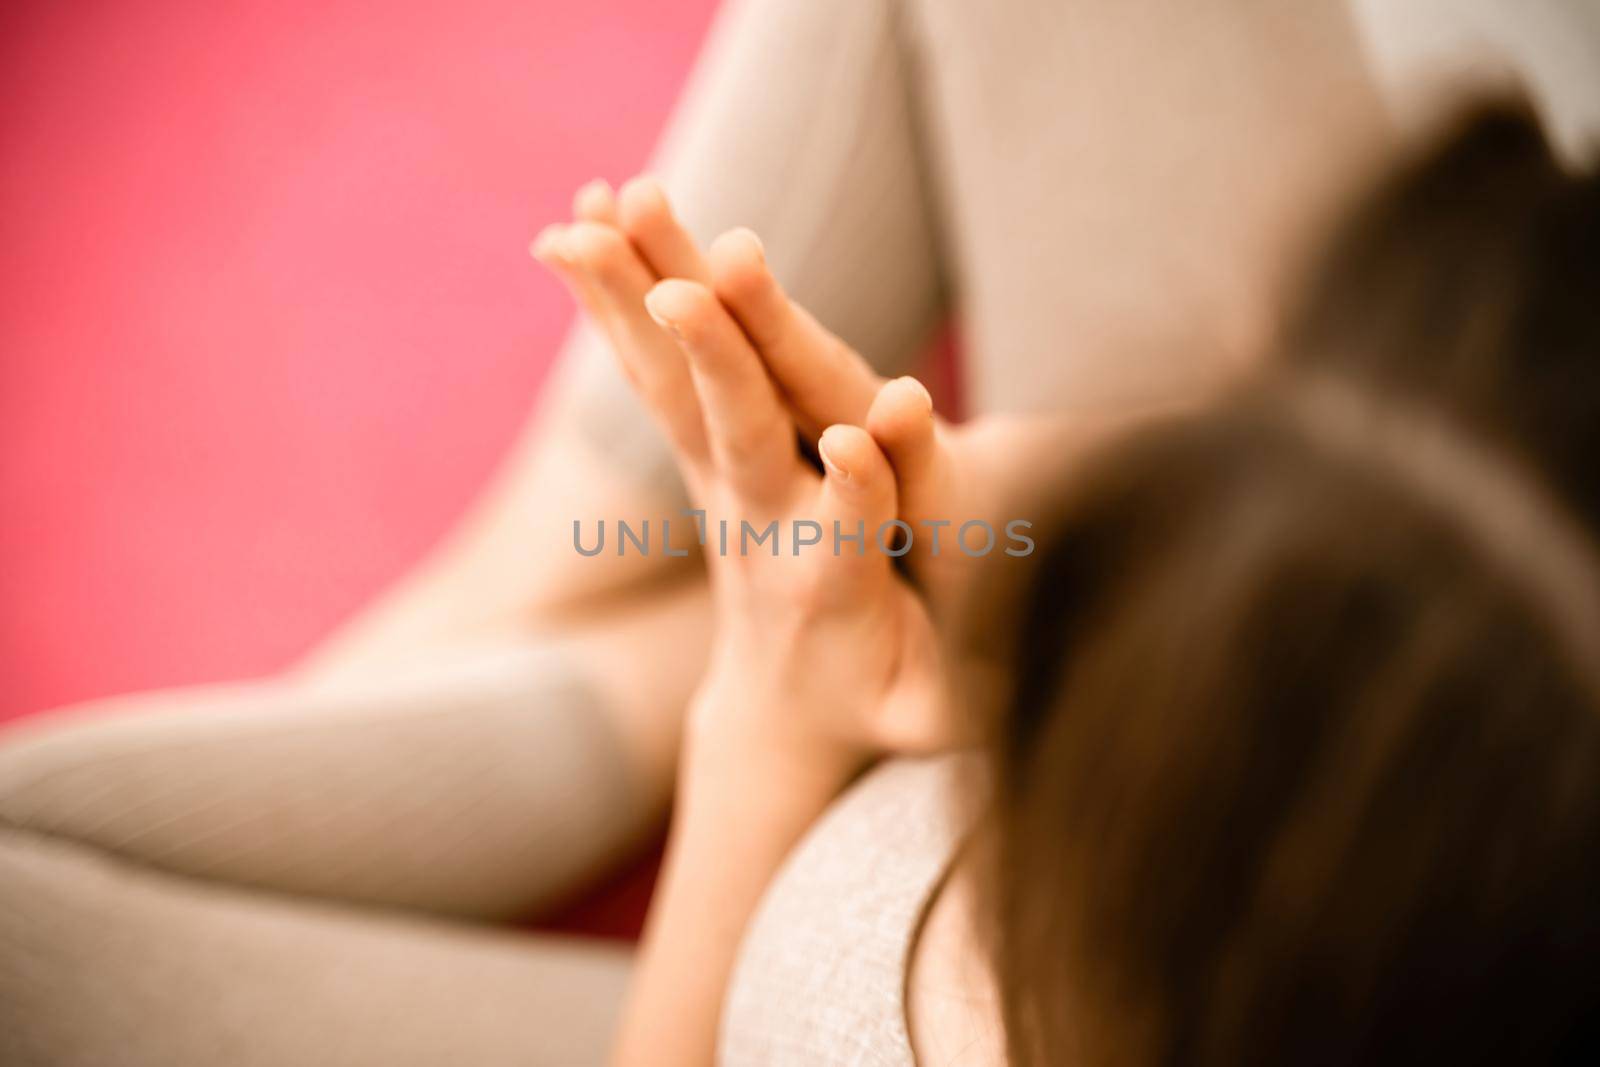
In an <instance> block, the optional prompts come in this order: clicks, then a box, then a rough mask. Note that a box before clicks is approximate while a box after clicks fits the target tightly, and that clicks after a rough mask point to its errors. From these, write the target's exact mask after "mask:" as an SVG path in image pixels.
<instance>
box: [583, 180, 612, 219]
mask: <svg viewBox="0 0 1600 1067" xmlns="http://www.w3.org/2000/svg"><path fill="white" fill-rule="evenodd" d="M572 217H573V218H575V219H581V220H583V221H585V222H604V223H609V224H611V225H616V222H617V198H616V196H615V194H613V193H612V192H611V186H610V185H608V184H607V183H606V180H605V179H604V178H596V179H595V180H594V181H592V182H589V183H587V184H585V185H582V186H580V187H579V189H578V191H577V192H576V193H575V194H573V197H572Z"/></svg>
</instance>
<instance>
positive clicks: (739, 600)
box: [535, 180, 953, 762]
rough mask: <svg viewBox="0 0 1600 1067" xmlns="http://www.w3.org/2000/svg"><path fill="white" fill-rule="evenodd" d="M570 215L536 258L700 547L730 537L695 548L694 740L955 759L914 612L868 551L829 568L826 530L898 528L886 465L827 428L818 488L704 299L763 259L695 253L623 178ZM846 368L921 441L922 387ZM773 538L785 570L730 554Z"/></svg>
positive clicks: (929, 649)
mask: <svg viewBox="0 0 1600 1067" xmlns="http://www.w3.org/2000/svg"><path fill="white" fill-rule="evenodd" d="M575 214H576V215H577V216H578V219H577V221H576V222H574V223H572V224H570V225H565V226H559V227H552V228H551V229H549V230H547V231H546V232H545V233H544V234H542V235H541V237H540V238H539V240H538V241H536V242H535V254H536V255H537V256H538V257H539V258H540V259H541V260H543V261H545V262H547V263H549V264H550V265H551V266H552V267H553V268H554V269H556V271H557V272H558V273H559V274H560V275H561V276H562V277H563V279H564V280H565V281H566V282H567V283H568V285H569V286H570V287H571V288H572V290H573V292H574V294H575V295H576V296H577V297H578V299H579V300H580V301H581V302H582V303H583V305H584V307H585V309H586V310H587V311H588V312H589V314H590V315H591V317H593V318H594V319H595V320H596V322H597V323H598V324H599V325H600V327H601V329H602V330H603V331H604V332H605V333H606V334H607V336H608V338H610V339H611V342H612V345H613V347H614V348H616V350H617V353H618V355H619V357H620V359H621V360H622V363H623V366H624V368H625V370H626V371H627V373H628V376H629V378H630V379H631V380H632V382H633V383H634V385H635V387H636V388H637V389H638V391H639V393H640V395H641V397H642V398H643V399H644V401H645V403H646V406H647V407H648V408H649V409H650V410H651V412H652V413H653V414H654V415H655V417H656V418H657V420H658V422H659V423H660V424H661V426H662V428H663V429H664V431H665V432H666V435H667V438H668V440H669V442H670V443H671V444H672V446H673V449H674V451H675V453H676V455H677V457H678V461H679V465H680V467H681V468H682V470H683V474H684V477H685V480H686V482H687V484H688V485H689V488H690V492H691V495H692V496H693V498H694V500H695V501H696V503H697V504H698V505H699V506H700V507H701V508H702V509H703V510H704V513H705V517H704V522H705V526H706V530H707V533H708V534H709V537H708V539H707V543H708V545H709V546H711V547H712V548H713V549H714V548H716V546H717V545H718V544H719V542H720V540H721V537H720V531H721V530H722V529H723V524H724V523H726V528H727V530H728V531H729V533H730V537H731V538H732V544H731V545H730V548H731V554H729V555H727V556H721V555H719V554H718V553H717V552H716V551H710V552H708V555H710V556H711V557H712V558H711V560H710V570H711V579H712V585H713V596H714V599H715V601H716V604H717V615H718V620H719V622H718V638H717V642H716V647H715V651H714V653H713V666H712V669H711V671H710V672H709V674H708V676H707V679H706V682H705V684H704V685H703V687H702V694H701V699H700V700H698V701H697V705H696V711H695V712H694V714H695V715H696V718H697V719H698V720H699V721H698V722H697V723H695V724H694V726H695V728H701V727H707V726H708V723H709V722H716V725H715V728H716V729H718V730H721V729H723V728H724V727H725V724H723V723H721V722H720V721H718V720H720V719H722V718H723V717H724V716H726V717H729V718H733V717H737V719H738V721H739V722H740V723H741V724H743V725H744V726H754V727H756V728H758V730H759V732H760V733H761V734H762V735H763V736H765V737H769V738H771V739H773V741H774V743H780V742H781V743H782V744H784V745H787V746H800V747H805V746H810V747H811V748H814V749H817V750H824V749H825V750H827V751H826V758H829V759H835V760H837V761H843V762H858V761H859V760H860V759H862V758H865V756H867V755H870V754H874V753H877V752H882V751H906V750H928V749H931V748H936V747H941V746H943V745H945V744H948V743H950V742H951V740H952V733H953V730H952V726H951V724H950V722H949V717H948V715H947V714H946V713H945V711H944V701H942V700H941V699H940V693H941V692H942V681H943V680H942V678H941V677H940V676H939V673H938V670H937V655H936V653H935V647H936V643H935V640H934V633H933V627H932V625H931V623H930V621H929V618H928V615H927V612H926V610H925V608H924V607H923V605H922V603H921V602H920V601H919V599H918V598H917V597H916V596H915V595H914V594H913V593H912V591H911V590H910V588H909V587H908V586H907V585H906V584H905V583H904V581H902V580H901V579H899V578H898V577H897V576H896V574H895V573H894V571H893V569H892V567H891V565H890V558H889V557H888V556H887V555H885V554H884V553H883V552H882V551H880V550H879V549H878V548H877V546H876V545H875V544H868V545H866V546H865V548H866V551H864V552H862V553H860V554H858V553H857V552H856V551H855V545H854V543H847V544H846V545H845V546H844V549H843V551H842V552H841V553H840V554H839V555H838V556H835V555H834V554H833V552H832V544H831V542H832V533H833V529H834V523H835V522H837V523H838V524H839V528H840V529H841V530H842V531H844V532H847V533H849V532H854V531H856V530H857V529H858V528H859V529H861V530H864V531H865V534H866V537H867V538H868V539H869V541H870V540H871V539H873V538H875V536H876V534H877V532H878V530H879V528H880V527H882V526H883V524H884V523H886V522H888V521H889V520H890V519H893V518H894V517H895V516H896V513H897V508H898V494H897V490H896V486H895V479H894V471H893V469H892V468H891V466H890V464H889V462H888V460H887V459H886V457H885V456H884V455H883V452H882V451H881V450H880V449H879V447H878V445H877V444H876V442H875V441H874V440H873V438H872V436H871V435H870V434H868V433H867V432H865V431H864V430H863V429H861V428H860V427H858V426H846V425H840V426H835V427H832V428H830V429H828V430H827V431H826V432H825V433H822V434H821V436H820V439H819V440H818V450H819V452H820V454H821V455H822V456H823V459H824V462H825V463H826V464H827V474H826V475H825V476H823V477H819V476H818V475H817V474H816V472H815V471H814V470H813V469H812V468H811V467H810V466H809V465H808V464H807V463H805V462H804V461H803V460H802V458H801V456H800V454H799V452H798V451H797V449H796V445H795V431H796V422H795V419H794V418H793V417H792V415H791V411H790V409H789V408H788V407H787V406H786V403H785V400H784V398H783V397H781V396H780V393H779V390H778V388H777V386H776V384H775V383H774V382H773V381H772V379H771V377H770V376H769V374H768V372H767V369H766V367H765V366H764V364H763V362H762V360H761V358H760V357H759V356H758V355H757V353H756V351H755V349H754V347H753V346H752V345H751V343H750V339H749V338H748V337H747V335H746V333H745V331H744V329H743V328H742V327H741V325H740V323H739V322H738V321H737V320H735V319H734V317H733V316H732V315H731V314H730V312H729V310H728V308H727V307H726V306H725V305H724V303H723V302H722V300H720V299H719V293H718V290H719V289H720V288H721V286H719V285H718V279H719V278H720V279H722V280H724V281H726V280H729V279H730V278H732V279H733V280H737V268H738V266H739V265H740V264H741V263H743V262H746V261H747V260H748V259H749V257H750V256H751V255H752V254H753V255H754V256H755V257H756V258H757V259H758V260H759V259H760V258H761V252H760V246H759V242H758V241H757V240H756V239H755V237H754V235H752V234H749V233H748V232H747V231H735V232H733V233H731V234H728V235H724V237H723V238H722V239H720V240H719V241H717V242H716V243H715V244H714V245H713V246H712V248H711V250H710V253H709V255H702V254H701V253H700V252H699V250H698V248H697V246H696V245H695V244H694V242H693V241H692V240H691V239H690V238H689V237H688V235H687V234H686V233H685V232H684V231H683V229H682V227H681V226H680V225H678V223H677V222H676V220H675V219H674V218H673V217H672V214H671V211H670V208H669V206H668V205H667V202H666V200H665V198H664V196H662V195H661V192H660V189H659V187H657V186H656V185H655V184H654V183H653V182H650V181H649V180H637V181H634V182H630V183H629V184H628V185H626V186H624V187H623V190H622V192H621V194H620V195H619V196H618V197H616V198H613V197H611V195H610V193H609V191H608V190H606V189H605V188H604V187H603V186H597V185H591V186H588V187H586V188H585V190H583V191H580V193H579V195H578V197H577V198H576V204H575ZM729 268H734V270H733V271H732V272H730V270H729ZM663 277H666V278H667V279H668V280H666V281H660V280H659V279H661V278H663ZM647 298H648V299H647ZM647 303H648V307H646V306H645V305H646V304H647ZM843 352H844V353H847V354H848V356H849V359H848V361H847V362H844V363H842V364H841V365H840V369H841V373H844V374H847V375H849V376H850V382H849V388H852V389H859V388H862V387H863V386H865V387H867V388H872V389H873V390H874V392H877V391H880V388H881V391H882V392H883V397H882V399H881V402H880V405H879V406H880V410H881V412H883V413H884V417H885V418H889V419H892V420H893V421H894V422H895V424H896V425H904V426H905V427H906V428H907V429H908V431H917V432H921V433H923V434H927V433H929V432H931V427H932V421H933V416H932V411H931V405H930V403H929V401H928V398H927V393H926V391H925V390H923V389H922V388H921V387H920V385H917V384H916V383H914V382H911V381H909V380H906V381H904V382H897V383H888V384H886V385H882V386H881V387H880V385H879V380H878V379H877V377H876V376H875V375H873V374H872V373H871V371H870V370H869V369H867V368H866V367H865V364H864V363H862V362H861V361H860V359H859V357H856V356H855V355H854V353H849V352H848V350H843ZM809 428H810V427H807V429H809ZM797 521H799V522H802V523H808V524H815V525H814V526H811V527H810V528H809V529H808V535H809V532H810V530H817V531H820V532H821V534H822V535H823V537H824V540H823V543H821V544H818V545H811V546H807V547H804V548H802V549H801V550H800V552H799V555H796V554H795V552H796V549H795V547H794V545H793V543H792V542H793V534H794V532H795V531H796V530H797V529H799V527H797V526H796V525H795V524H796V522H797ZM773 522H776V523H777V524H778V526H777V529H778V531H779V537H780V538H781V539H782V542H783V543H782V545H781V553H782V554H780V555H779V556H777V557H776V558H774V557H773V556H772V555H770V554H769V550H768V549H767V548H766V547H765V545H763V546H761V547H757V548H756V549H755V550H754V551H753V552H751V553H748V554H740V553H739V551H738V550H739V547H740V541H741V533H742V531H743V529H744V527H743V525H742V524H743V523H749V524H750V527H751V529H752V530H753V531H757V532H759V531H764V530H765V529H767V528H768V526H769V525H770V524H772V523H773ZM768 543H769V544H770V542H768Z"/></svg>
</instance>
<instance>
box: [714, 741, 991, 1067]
mask: <svg viewBox="0 0 1600 1067" xmlns="http://www.w3.org/2000/svg"><path fill="white" fill-rule="evenodd" d="M980 774H981V771H980V770H979V766H978V760H977V758H976V757H975V756H973V755H970V754H956V755H945V756H938V757H933V758H927V759H895V760H889V761H885V762H884V763H882V764H879V765H878V766H877V767H875V768H873V769H872V770H871V771H869V772H868V773H867V774H865V775H863V776H862V777H861V779H859V780H858V781H857V782H856V783H855V784H854V785H853V786H852V787H851V788H850V789H849V790H847V791H846V792H845V793H844V794H842V795H841V796H840V797H839V799H838V800H836V801H835V802H834V804H833V805H832V806H831V807H830V808H829V809H828V811H827V812H826V813H824V815H823V816H822V818H821V819H819V820H818V821H817V823H816V824H815V825H814V826H813V827H812V828H811V830H810V831H809V832H808V833H807V834H806V836H805V837H804V838H803V839H802V840H801V842H800V844H799V845H798V846H796V848H795V850H794V852H793V854H791V855H790V857H789V858H788V860H787V861H786V862H785V863H784V865H783V867H782V868H781V869H780V870H779V872H778V875H777V877H776V878H774V880H773V883H772V885H771V886H770V887H769V888H768V890H767V893H766V896H765V897H764V898H763V900H762V903H761V906H760V908H759V909H758V910H757V912H756V914H755V916H754V918H753V919H752V920H751V923H750V927H749V929H748V930H747V931H746V934H745V938H744V943H743V945H742V946H741V948H740V952H739V960H738V963H737V964H736V966H735V969H734V973H733V977H732V980H731V982H730V983H729V987H728V997H727V1001H726V1004H725V1007H724V1012H723V1021H722V1036H721V1045H722V1054H721V1059H722V1061H724V1062H726V1063H729V1064H735V1065H737V1064H744V1063H762V1064H780V1065H781V1064H785V1063H795V1064H800V1063H804V1064H815V1065H822V1067H827V1065H829V1064H834V1063H840V1064H843V1063H852V1064H856V1063H882V1064H910V1063H912V1062H913V1059H912V1052H911V1042H910V1037H909V1035H908V1033H907V1028H906V1019H907V1015H906V1005H905V989H906V974H907V968H908V965H909V962H910V957H911V951H912V948H913V945H914V942H915V938H916V933H917V930H918V928H919V927H920V925H921V923H922V920H923V917H924V915H925V913H926V911H927V908H928V904H929V902H930V900H931V899H932V897H933V895H934V892H935V890H936V889H937V888H938V886H939V884H940V883H941V881H942V880H943V879H944V877H945V875H946V873H947V871H948V870H949V869H950V865H951V863H952V861H953V859H954V858H955V855H956V853H957V850H958V848H959V846H960V843H961V840H962V838H963V836H964V835H965V833H966V831H967V828H968V826H969V825H970V814H969V813H970V811H971V810H972V807H973V798H975V797H976V796H979V795H981V790H980V789H979V785H980V782H981V779H980Z"/></svg>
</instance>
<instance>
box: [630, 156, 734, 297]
mask: <svg viewBox="0 0 1600 1067" xmlns="http://www.w3.org/2000/svg"><path fill="white" fill-rule="evenodd" d="M616 217H617V223H618V225H619V226H620V227H621V228H622V232H623V233H625V234H627V235H628V239H629V240H630V241H632V242H633V246H634V247H635V248H636V249H638V250H639V255H640V256H642V257H643V258H644V261H645V262H646V263H648V264H649V265H650V269H651V270H653V271H655V273H656V276H657V277H658V278H687V279H688V280H690V281H694V282H702V283H704V282H709V281H710V280H711V272H710V269H709V268H708V267H707V266H706V259H705V256H704V255H702V254H701V252H700V246H699V245H698V244H696V243H695V240H694V238H693V237H691V236H689V232H688V231H687V230H685V229H684V228H683V224H682V223H680V222H679V221H678V219H677V216H676V215H674V214H673V213H672V205H671V204H670V203H668V201H667V194H666V193H665V192H664V191H663V190H662V188H661V184H660V183H659V182H657V181H656V180H655V179H654V178H650V177H638V178H634V179H633V180H632V181H629V182H628V183H627V184H625V185H624V186H623V187H622V191H621V192H620V193H619V194H618V195H617V206H616Z"/></svg>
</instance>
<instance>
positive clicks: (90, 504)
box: [0, 0, 714, 719]
mask: <svg viewBox="0 0 1600 1067" xmlns="http://www.w3.org/2000/svg"><path fill="white" fill-rule="evenodd" d="M713 7H714V0H671V2H662V0H584V2H582V3H570V2H557V0H449V2H417V3H409V4H407V3H399V2H396V0H242V2H238V3H229V4H210V3H203V2H200V0H190V2H187V3H180V2H175V0H120V2H107V3H98V4H84V3H43V2H28V3H22V2H16V0H13V2H11V3H8V4H5V5H4V6H3V11H0V226H3V230H0V234H3V244H4V252H3V254H0V517H3V523H0V719H3V718H5V717H9V716H14V715H17V714H21V713H25V712H28V711H33V710H37V709H40V708H43V707H48V706H51V705H54V704H59V703H62V702H66V701H72V700H78V699H81V698H84V697H90V696H95V695H101V694H106V693H112V692H116V691H120V690H126V689H132V688H142V687H149V686H157V685H167V684H173V683H181V682H193V681H203V680H212V679H221V678H227V677H233V676H240V675H248V674H252V673H260V672H264V671H270V670H272V669H274V668H276V667H278V666H280V665H282V664H284V663H285V662H286V661H288V660H289V659H290V658H291V657H293V656H294V655H296V654H297V653H299V652H301V651H302V650H304V649H305V648H306V647H307V646H308V645H309V644H310V643H311V642H312V641H313V640H314V639H315V638H316V637H317V636H318V635H319V634H321V633H323V632H324V631H325V630H326V629H327V628H328V627H329V626H330V625H332V624H333V623H334V622H335V621H337V620H338V619H340V618H341V617H342V616H343V615H345V614H346V613H347V612H349V611H350V610H351V609H352V608H354V607H355V606H356V605H357V604H359V603H360V602H361V601H362V600H363V598H365V597H367V596H368V595H369V594H371V593H372V592H374V591H375V590H377V589H378V588H379V587H381V586H382V585H383V584H384V583H385V582H386V581H387V580H388V579H390V578H391V577H392V576H394V575H395V574H397V573H398V572H399V571H401V570H402V569H403V568H404V567H405V566H406V565H407V563H408V562H410V561H411V560H413V559H415V558H416V557H417V556H418V555H419V554H420V553H421V552H422V551H423V550H424V549H425V548H426V547H427V546H428V545H429V544H430V543H432V542H433V541H434V540H435V539H436V538H437V537H438V536H439V535H440V534H441V533H442V532H443V531H444V529H445V528H446V527H447V526H448V524H449V522H450V520H451V519H452V517H454V516H455V515H456V514H458V513H459V511H460V509H461V508H462V506H463V505H464V504H465V503H466V502H467V501H468V500H469V498H470V497H471V496H472V495H473V492H474V490H475V488H476V487H477V486H479V485H480V484H481V483H482V481H483V479H484V478H485V476H486V475H487V474H488V473H489V471H490V470H491V469H492V467H493V465H494V463H495V461H496V458H497V457H498V456H499V455H500V454H501V452H502V450H503V449H504V448H505V446H506V445H507V443H508V442H509V441H510V440H511V438H512V436H513V434H514V432H515V430H516V428H517V426H518V424H519V422H520V420H521V419H522V418H523V416H524V414H525V413H526V412H527V410H528V408H529V405H530V403H531V401H532V400H533V397H534V395H535V393H536V392H537V390H538V387H539V383H540V380H541V377H542V376H543V374H544V371H545V369H546V366H547V363H548V360H549V358H550V356H551V354H552V352H553V350H554V348H555V346H556V344H557V342H558V340H559V338H560V336H561V334H562V332H563V330H564V329H565V327H566V324H567V322H568V321H569V318H570V314H571V313H570V309H569V305H568V303H567V302H566V300H565V298H564V296H563V295H562V294H561V292H560V291H559V290H558V289H557V287H556V286H555V285H554V284H553V283H552V282H550V281H549V280H547V279H546V278H545V277H543V276H542V275H541V274H540V273H538V272H537V271H536V270H535V268H534V267H533V266H532V265H531V264H530V262H529V260H528V259H527V256H526V254H525V251H524V249H525V246H526V242H527V240H528V238H529V237H530V236H531V235H532V233H533V232H534V231H535V229H536V228H537V227H538V225H540V224H541V223H542V222H544V221H547V220H549V219H552V218H554V217H556V216H557V215H558V214H560V213H561V212H562V211H563V210H564V208H565V204H566V201H567V197H568V195H569V193H570V191H571V190H572V189H573V188H574V187H575V186H576V185H577V184H578V183H579V182H581V181H582V180H584V179H587V178H589V177H592V176H594V175H596V174H600V175H604V176H607V177H610V178H612V179H616V178H619V177H625V176H626V175H628V174H629V173H631V172H632V171H633V170H634V169H636V168H638V167H639V166H640V165H641V164H642V163H643V161H644V160H645V158H646V156H647V154H648V151H649V148H650V145H651V143H652V142H653V140H654V138H655V135H656V133H657V131H658V130H659V128H660V125H661V123H662V121H663V119H664V118H665V116H666V115H667V113H668V110H669V108H670V106H671V103H672V100H673V97H674V96H675V94H676V91H677V89H678V87H679V85H680V84H681V82H682V80H683V77H684V75H685V74H686V72H687V71H688V69H689V66H690V64H691V61H692V59H693V57H694V53H695V51H696V48H697V46H698V43H699V40H700V38H701V36H702V34H703V33H704V30H705V27H706V25H707V22H708V20H709V17H710V14H711V9H712V8H713Z"/></svg>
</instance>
